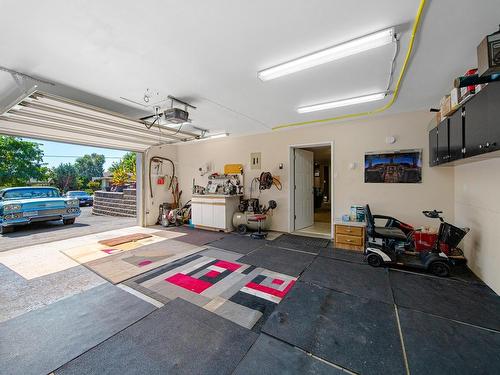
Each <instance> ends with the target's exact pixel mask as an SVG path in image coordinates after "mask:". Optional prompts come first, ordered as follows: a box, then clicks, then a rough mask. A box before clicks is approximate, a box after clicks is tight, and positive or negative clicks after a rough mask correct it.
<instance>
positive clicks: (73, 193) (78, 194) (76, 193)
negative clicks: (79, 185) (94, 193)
mask: <svg viewBox="0 0 500 375" xmlns="http://www.w3.org/2000/svg"><path fill="white" fill-rule="evenodd" d="M68 195H69V196H70V197H83V196H86V195H87V193H86V192H84V191H68Z"/></svg>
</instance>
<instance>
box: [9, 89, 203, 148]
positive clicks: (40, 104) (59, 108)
mask: <svg viewBox="0 0 500 375" xmlns="http://www.w3.org/2000/svg"><path fill="white" fill-rule="evenodd" d="M0 121H4V122H13V123H16V124H25V125H28V126H30V127H33V126H38V127H40V128H41V129H44V131H45V133H44V134H47V137H51V132H53V133H54V134H52V135H54V137H56V138H61V137H62V138H64V137H68V138H69V140H71V135H73V136H74V137H75V138H77V139H78V138H80V139H82V140H83V138H84V137H89V136H94V137H100V138H104V139H106V144H111V145H112V144H113V141H115V142H116V143H117V147H121V148H123V145H124V144H127V145H130V144H137V145H138V147H139V148H140V149H146V148H147V147H149V146H152V145H157V144H162V143H176V142H186V141H191V140H195V139H199V138H200V135H199V134H196V133H192V132H186V131H177V130H175V129H171V128H168V127H166V126H164V125H156V126H154V127H151V128H150V129H149V130H148V129H147V128H146V125H150V124H148V123H147V122H146V121H143V120H136V119H132V118H129V117H126V116H123V115H121V114H119V113H114V112H110V111H107V110H104V109H102V108H98V107H95V106H91V105H88V104H84V103H80V102H77V101H73V100H70V99H66V98H60V97H57V96H55V95H51V94H47V93H42V92H39V91H36V90H31V91H28V92H26V94H25V95H24V96H21V97H19V98H18V99H17V100H15V101H12V102H11V103H10V105H9V106H7V107H6V108H4V111H3V112H2V114H1V115H0ZM16 132H17V133H19V129H16ZM37 133H38V132H37ZM56 133H57V134H56ZM63 133H64V135H63ZM26 136H28V135H26ZM47 137H45V138H47Z"/></svg>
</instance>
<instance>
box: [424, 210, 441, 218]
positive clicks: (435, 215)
mask: <svg viewBox="0 0 500 375" xmlns="http://www.w3.org/2000/svg"><path fill="white" fill-rule="evenodd" d="M422 213H423V214H424V215H425V216H427V217H430V218H431V219H437V218H439V214H442V213H443V211H436V210H432V211H422Z"/></svg>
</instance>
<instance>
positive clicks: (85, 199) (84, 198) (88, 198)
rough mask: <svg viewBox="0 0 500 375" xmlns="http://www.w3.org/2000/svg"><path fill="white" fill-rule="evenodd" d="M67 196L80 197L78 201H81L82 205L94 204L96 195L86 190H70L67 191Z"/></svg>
mask: <svg viewBox="0 0 500 375" xmlns="http://www.w3.org/2000/svg"><path fill="white" fill-rule="evenodd" d="M66 197H68V198H74V199H78V201H79V202H80V207H81V206H93V205H94V197H93V196H92V195H89V194H88V193H86V192H84V191H68V192H67V193H66Z"/></svg>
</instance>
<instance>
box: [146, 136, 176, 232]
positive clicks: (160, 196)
mask: <svg viewBox="0 0 500 375" xmlns="http://www.w3.org/2000/svg"><path fill="white" fill-rule="evenodd" d="M152 156H162V157H165V158H169V159H171V160H172V161H173V162H174V164H175V168H176V170H177V169H179V163H178V162H177V160H178V159H177V147H176V146H172V145H162V146H153V147H151V148H149V149H148V150H147V151H146V152H145V156H144V161H145V162H144V174H143V186H144V189H143V190H144V194H145V196H144V202H145V211H146V212H145V221H146V226H149V225H154V224H156V221H157V219H158V209H159V205H160V204H161V203H164V202H171V201H172V194H171V193H170V191H168V190H167V187H168V180H167V181H165V185H157V184H156V180H157V177H158V176H157V175H156V174H154V172H153V176H152V177H153V178H152V181H153V198H151V194H150V191H151V190H150V182H149V160H150V159H151V157H152ZM176 173H177V172H176ZM162 174H168V175H171V174H172V169H171V164H170V163H168V162H164V164H163V172H162Z"/></svg>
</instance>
